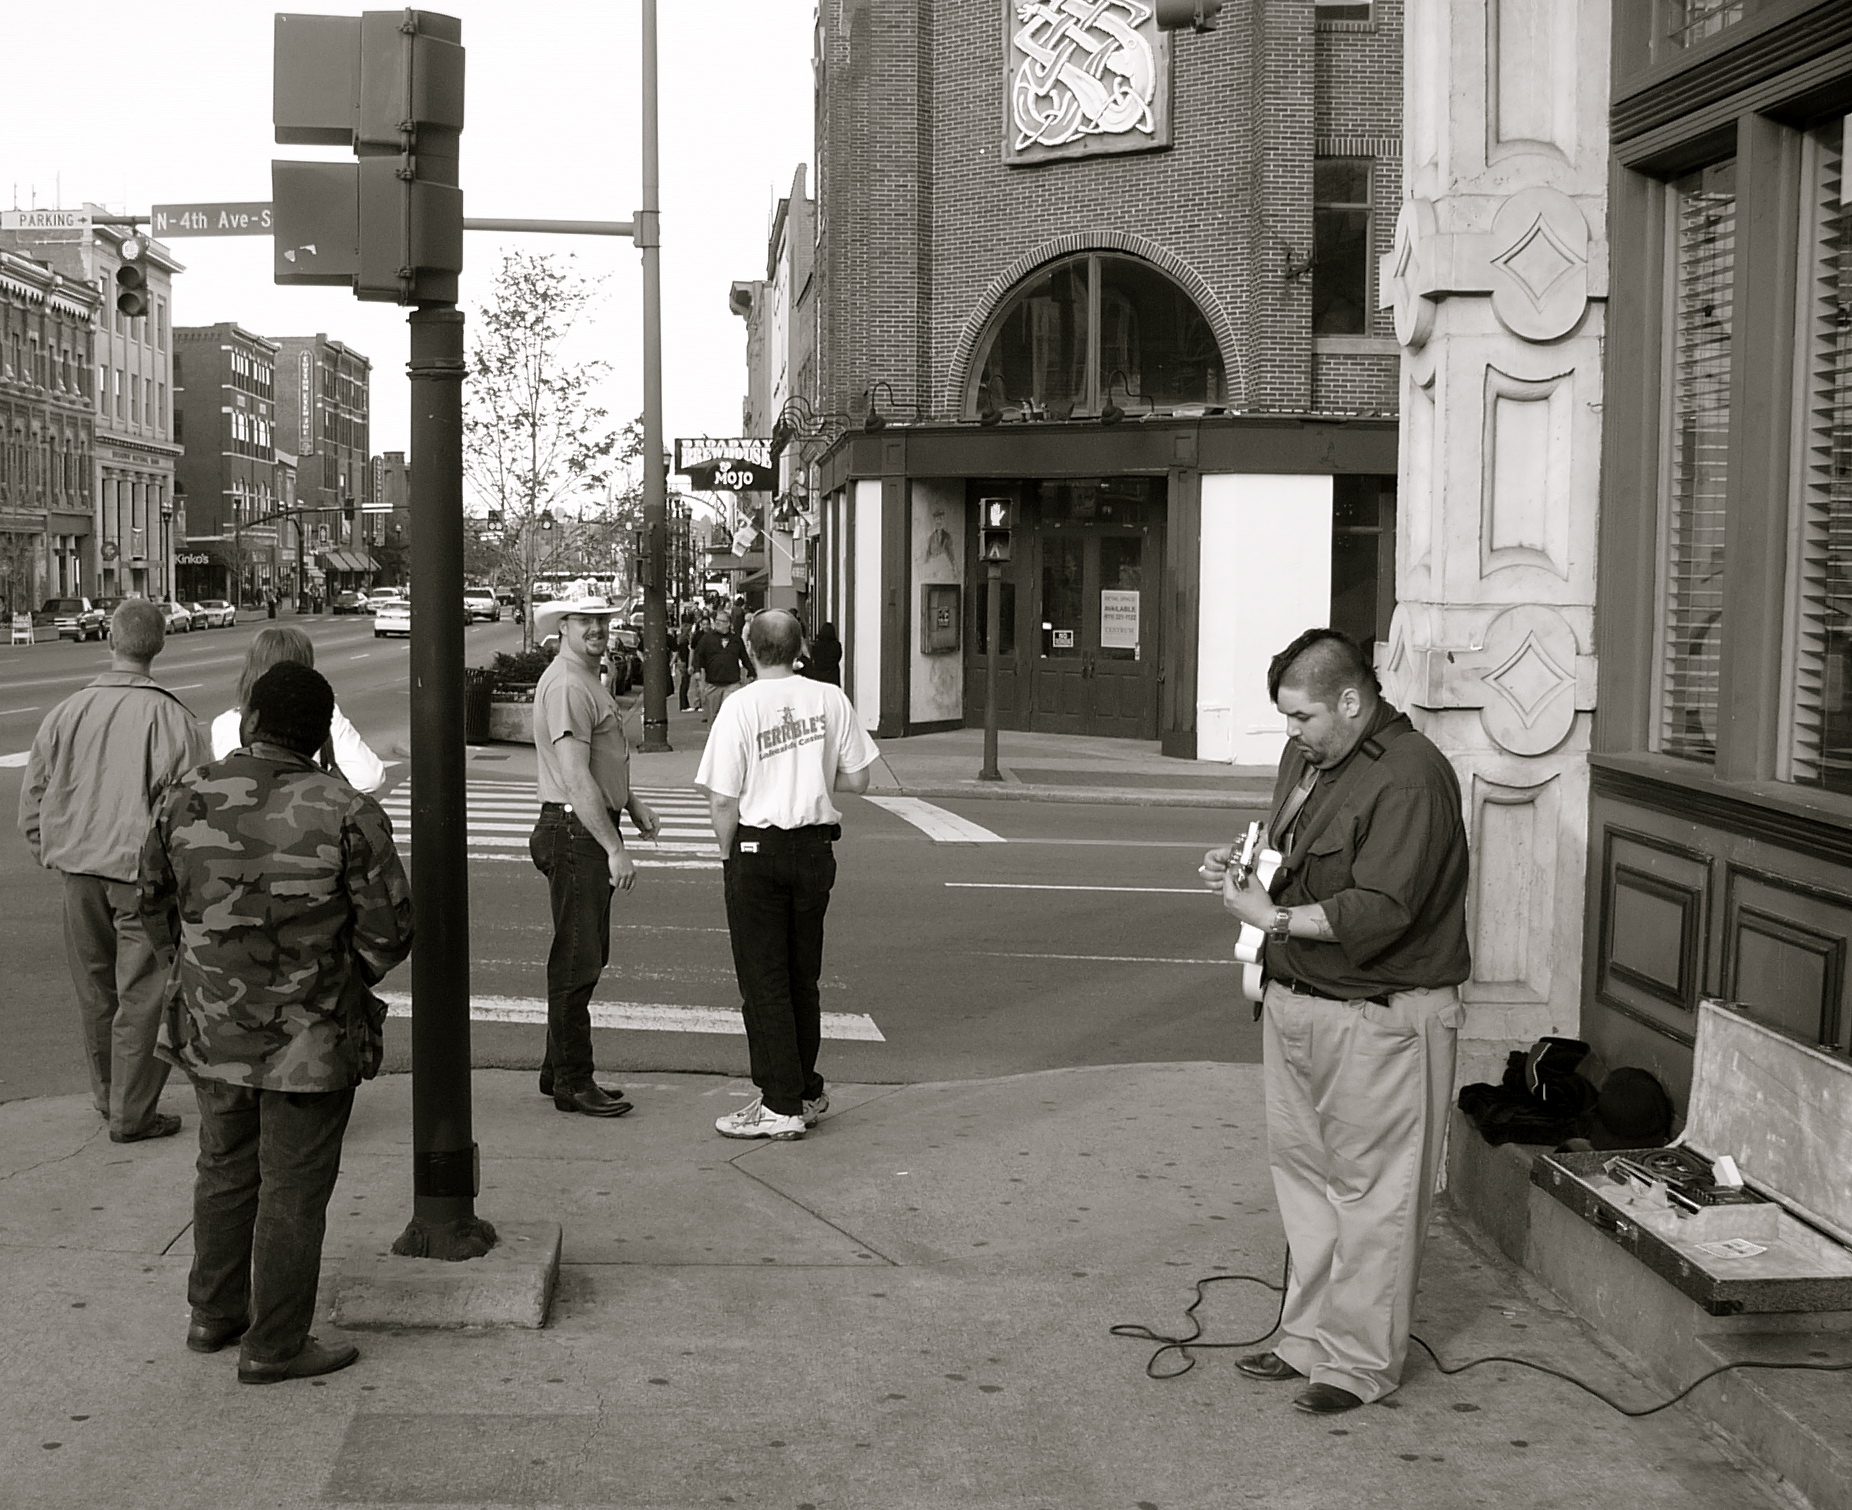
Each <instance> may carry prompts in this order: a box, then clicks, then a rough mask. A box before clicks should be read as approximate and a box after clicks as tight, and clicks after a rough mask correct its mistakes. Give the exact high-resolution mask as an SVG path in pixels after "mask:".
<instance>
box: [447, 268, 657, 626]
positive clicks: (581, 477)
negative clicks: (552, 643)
mask: <svg viewBox="0 0 1852 1510" xmlns="http://www.w3.org/2000/svg"><path fill="white" fill-rule="evenodd" d="M598 288H599V285H598V281H597V280H595V279H588V278H585V277H583V276H582V275H581V274H580V273H579V272H578V270H577V265H576V259H574V258H573V257H571V256H563V257H562V256H555V255H547V254H540V255H536V254H534V253H529V252H519V251H515V252H508V253H506V254H505V255H504V256H503V258H502V265H501V269H500V271H499V272H497V274H496V275H495V284H494V287H493V289H492V291H491V293H490V297H489V300H488V302H487V303H486V304H485V305H484V306H483V308H482V309H481V310H480V311H478V312H477V314H476V318H475V322H474V334H473V337H472V340H471V343H470V356H469V381H468V382H467V383H466V384H465V385H464V390H463V391H464V409H463V472H464V476H465V478H466V479H467V480H468V482H469V486H470V489H471V491H472V493H473V494H474V495H475V498H476V500H477V501H478V503H479V504H480V505H481V506H482V507H483V508H484V509H486V510H487V512H488V513H489V514H491V515H499V523H500V531H501V539H502V542H503V545H502V549H503V552H504V557H505V559H507V560H508V563H509V565H510V566H512V567H513V571H512V572H511V573H510V574H511V575H512V574H514V573H517V572H518V574H519V580H520V592H521V595H522V598H523V599H524V600H525V598H526V597H527V595H528V594H529V593H530V592H531V591H532V588H533V561H534V556H535V553H536V551H537V550H539V549H540V548H541V546H540V525H541V523H542V520H543V517H545V518H548V519H550V518H551V517H552V514H553V510H554V509H556V508H558V507H560V506H561V505H563V504H564V503H565V502H566V500H567V499H569V498H574V497H577V498H580V499H592V500H596V501H597V502H598V503H599V504H600V505H602V503H603V500H604V497H605V493H606V490H607V487H608V486H609V484H610V483H611V481H612V478H613V476H614V475H615V474H616V473H617V471H618V470H619V469H620V467H621V465H622V463H621V459H620V457H619V444H620V442H619V437H618V434H617V432H616V431H615V430H614V429H613V428H612V427H611V425H610V424H609V415H608V414H607V412H606V411H605V409H604V408H603V407H602V406H600V405H598V404H597V403H595V402H594V401H593V398H592V395H593V393H594V391H595V390H596V388H597V387H598V385H599V384H600V383H601V382H603V381H604V379H605V376H606V374H607V373H608V372H609V370H610V364H609V363H608V362H602V361H586V362H578V361H572V360H570V359H569V358H568V356H567V354H566V349H565V348H566V343H567V339H568V337H569V336H570V335H571V332H572V330H573V327H574V326H575V325H576V324H577V323H578V322H579V321H580V320H581V319H582V318H583V317H584V316H585V314H586V312H587V311H588V310H589V309H590V308H591V306H592V304H593V303H594V301H595V300H596V298H597V296H598ZM515 563H519V564H518V565H515ZM533 622H534V620H533V615H532V614H531V613H525V614H523V615H522V643H523V645H524V646H525V645H529V644H531V643H532V641H533Z"/></svg>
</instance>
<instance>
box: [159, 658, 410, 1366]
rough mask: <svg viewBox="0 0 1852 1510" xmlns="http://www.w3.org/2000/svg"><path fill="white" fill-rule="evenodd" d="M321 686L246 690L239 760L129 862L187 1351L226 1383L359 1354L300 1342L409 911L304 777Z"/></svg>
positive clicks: (318, 775) (178, 800) (322, 787)
mask: <svg viewBox="0 0 1852 1510" xmlns="http://www.w3.org/2000/svg"><path fill="white" fill-rule="evenodd" d="M333 716H334V690H333V689H332V688H331V687H330V686H329V685H328V683H327V681H326V680H325V679H324V678H323V677H322V675H321V674H320V673H319V672H317V671H313V670H311V669H310V668H309V667H307V666H304V665H302V664H301V663H300V662H296V661H281V662H279V663H278V664H277V665H275V666H272V667H271V668H270V669H269V670H268V671H266V672H265V673H264V674H263V675H262V676H260V677H259V678H258V679H257V680H256V682H255V683H253V684H252V687H251V690H250V693H249V696H248V697H247V699H246V701H245V705H244V711H243V714H242V715H241V718H240V724H241V728H240V741H239V748H238V749H236V750H234V751H233V752H232V754H230V755H228V756H227V757H226V758H225V759H224V760H220V761H215V762H214V763H213V764H211V765H209V766H206V767H204V768H203V769H201V770H198V771H195V772H193V773H192V774H191V775H189V776H188V777H186V778H185V779H184V780H182V781H181V782H180V783H178V784H177V785H176V786H175V787H174V788H173V789H172V790H170V791H169V792H168V793H167V795H166V797H165V798H164V799H163V800H162V802H161V806H160V809H159V811H158V813H157V814H156V817H155V822H154V827H153V828H152V830H150V832H149V834H148V838H147V843H146V844H145V846H144V847H143V850H142V857H141V880H140V907H141V915H142V919H143V922H144V925H145V926H146V927H147V928H148V930H149V932H150V933H151V934H157V935H160V936H162V937H163V938H164V939H165V940H166V941H167V942H169V943H170V944H171V945H172V947H173V948H174V949H175V960H174V976H173V988H172V989H171V990H170V992H169V998H168V1005H167V1011H166V1014H165V1019H164V1021H163V1023H162V1027H161V1049H160V1052H161V1054H162V1056H163V1057H164V1058H166V1059H167V1060H168V1061H169V1062H170V1063H172V1064H175V1065H178V1066H179V1067H180V1068H181V1069H183V1070H185V1071H186V1072H187V1074H188V1076H190V1077H191V1079H192V1081H193V1091H194V1095H195V1097H196V1098H197V1100H198V1102H199V1164H198V1172H197V1176H196V1179H195V1182H194V1187H193V1267H192V1271H191V1274H190V1276H189V1278H188V1280H187V1300H188V1302H189V1303H190V1305H191V1306H192V1322H191V1325H190V1326H189V1327H188V1329H187V1335H186V1343H187V1346H188V1347H189V1348H191V1349H193V1351H195V1352H199V1353H214V1352H217V1351H219V1350H220V1349H221V1348H224V1347H227V1346H229V1345H230V1344H231V1343H233V1342H236V1341H240V1340H242V1343H243V1346H242V1348H241V1349H240V1352H239V1357H238V1380H239V1382H240V1383H242V1384H274V1383H277V1382H279V1381H281V1380H285V1379H306V1378H311V1377H313V1376H315V1375H318V1374H326V1373H332V1372H333V1371H334V1370H336V1369H339V1368H345V1367H347V1365H348V1364H350V1363H352V1362H354V1361H355V1359H357V1358H358V1357H359V1356H360V1355H359V1352H358V1350H357V1349H355V1348H353V1347H351V1346H348V1345H345V1344H342V1345H329V1344H324V1343H321V1342H318V1341H317V1340H316V1339H315V1338H314V1337H312V1336H310V1335H309V1325H310V1323H311V1322H312V1321H313V1319H314V1315H315V1291H316V1281H317V1276H318V1275H319V1273H320V1270H321V1252H322V1235H323V1231H324V1228H325V1224H326V1216H327V1209H328V1198H329V1197H330V1196H331V1195H332V1194H333V1193H334V1185H335V1180H336V1178H337V1177H338V1176H339V1174H340V1169H341V1141H342V1138H343V1136H344V1134H345V1133H346V1130H347V1119H348V1115H349V1114H350V1113H351V1111H352V1110H353V1105H354V1090H355V1087H356V1086H358V1085H359V1083H360V1082H361V1081H362V1080H363V1079H371V1078H372V1077H373V1075H374V1074H376V1073H377V1072H378V1070H379V1064H380V1056H381V1051H382V1047H383V1031H384V1028H385V1021H386V1008H385V1004H384V1003H383V1002H381V1001H380V1000H379V998H378V997H377V996H375V995H374V994H373V990H372V988H373V986H375V985H376V984H377V983H378V982H379V981H380V980H381V979H382V978H384V976H385V975H386V973H387V972H388V971H389V970H391V969H392V968H393V966H395V965H397V964H398V963H399V962H400V961H401V960H403V959H404V958H405V956H406V955H408V954H409V953H411V947H412V899H411V889H410V887H409V886H408V885H407V884H406V880H405V871H404V869H403V867H401V865H400V864H399V856H398V852H397V850H396V849H395V848H394V846H393V842H392V825H391V823H390V822H389V821H388V820H387V818H386V815H385V813H384V812H383V811H382V810H381V808H380V806H379V804H378V803H377V802H375V801H374V800H373V799H372V798H371V797H369V796H367V795H365V794H364V793H362V792H357V791H355V790H354V788H353V787H352V786H351V785H349V784H348V783H347V782H346V781H343V780H342V779H341V777H340V776H339V775H337V774H335V773H333V772H329V771H324V770H322V769H321V768H320V767H319V766H318V765H317V764H316V763H315V752H316V751H317V750H319V749H320V748H321V747H322V745H323V743H324V742H325V741H326V740H327V738H328V729H329V725H330V722H331V720H332V719H333Z"/></svg>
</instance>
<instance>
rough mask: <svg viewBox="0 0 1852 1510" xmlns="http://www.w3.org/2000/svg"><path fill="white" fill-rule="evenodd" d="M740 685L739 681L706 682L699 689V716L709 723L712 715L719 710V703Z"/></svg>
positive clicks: (712, 718)
mask: <svg viewBox="0 0 1852 1510" xmlns="http://www.w3.org/2000/svg"><path fill="white" fill-rule="evenodd" d="M740 686H741V683H739V682H725V683H720V684H716V683H714V682H709V683H707V684H706V685H705V686H704V687H702V689H701V717H702V718H704V719H705V720H706V721H707V722H708V723H710V724H711V723H712V722H713V721H714V715H715V714H716V713H718V712H719V711H720V705H721V704H722V703H724V702H725V701H726V700H727V699H728V698H729V697H731V696H733V694H734V693H735V692H737V691H739V689H740Z"/></svg>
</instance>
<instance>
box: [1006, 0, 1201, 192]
mask: <svg viewBox="0 0 1852 1510" xmlns="http://www.w3.org/2000/svg"><path fill="white" fill-rule="evenodd" d="M1155 14H1156V12H1155V9H1154V7H1153V6H1151V5H1150V4H1148V3H1146V0H1086V3H1081V4H1077V3H1074V0H1005V6H1004V31H1005V37H1006V44H1007V46H1006V62H1005V67H1006V69H1007V74H1008V77H1007V84H1006V94H1007V101H1006V104H1007V108H1008V112H1009V125H1008V127H1007V130H1006V133H1005V137H1004V161H1005V162H1039V161H1043V160H1045V159H1047V158H1050V157H1074V156H1080V155H1084V154H1091V153H1096V152H1138V151H1144V150H1147V149H1149V148H1152V147H1165V146H1169V145H1170V39H1169V37H1168V36H1167V35H1165V34H1164V33H1162V32H1160V31H1159V30H1158V28H1157V22H1156V20H1155Z"/></svg>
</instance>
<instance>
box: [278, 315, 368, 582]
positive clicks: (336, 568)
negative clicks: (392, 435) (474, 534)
mask: <svg viewBox="0 0 1852 1510" xmlns="http://www.w3.org/2000/svg"><path fill="white" fill-rule="evenodd" d="M277 351H278V355H277V443H278V444H279V445H280V446H282V447H283V449H284V450H286V451H288V452H290V453H291V454H292V455H294V456H295V457H296V458H297V475H296V492H297V496H298V498H299V499H300V501H301V505H302V507H303V509H304V510H305V511H306V512H305V513H304V514H303V524H304V527H305V528H306V529H308V531H309V549H310V551H311V552H312V553H313V557H314V560H313V565H314V568H315V569H316V570H318V571H320V572H321V573H322V574H323V584H322V585H323V586H324V587H325V589H326V590H327V591H329V592H339V591H342V590H343V589H348V588H363V587H369V586H371V585H372V583H373V578H374V576H375V574H376V573H377V572H378V571H379V568H380V563H379V561H378V560H377V559H376V558H375V556H374V555H373V553H372V552H371V551H370V550H369V549H368V548H367V545H366V543H365V541H364V536H363V530H362V511H363V510H364V508H365V507H366V505H367V504H368V503H370V502H372V499H373V468H372V466H371V464H370V463H371V460H372V452H371V451H370V450H369V449H368V441H369V436H370V425H371V419H370V415H371V397H370V388H371V382H372V372H373V364H372V363H371V362H370V361H368V360H367V358H365V357H364V356H362V355H361V354H360V353H359V352H357V351H355V350H354V349H353V348H352V347H350V346H347V345H344V344H343V343H342V342H340V341H336V340H332V339H331V338H330V337H328V336H327V335H325V334H321V333H318V334H316V335H312V336H280V337H278V338H277Z"/></svg>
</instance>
